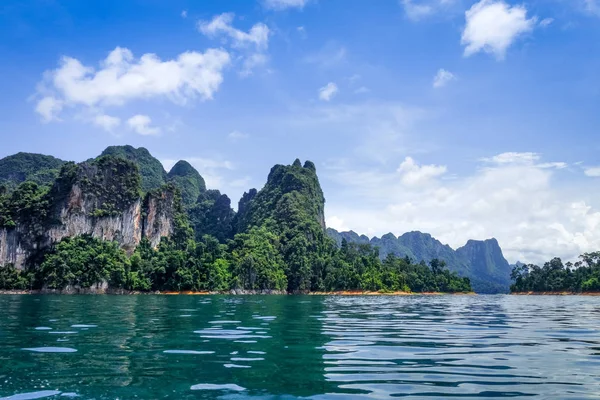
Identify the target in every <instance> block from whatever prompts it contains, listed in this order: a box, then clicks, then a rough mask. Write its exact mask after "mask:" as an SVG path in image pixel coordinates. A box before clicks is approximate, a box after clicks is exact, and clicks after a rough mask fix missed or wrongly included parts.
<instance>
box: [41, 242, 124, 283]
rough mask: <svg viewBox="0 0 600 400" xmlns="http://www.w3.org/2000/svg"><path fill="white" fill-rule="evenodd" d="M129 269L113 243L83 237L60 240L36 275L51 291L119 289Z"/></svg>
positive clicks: (121, 253)
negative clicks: (98, 286) (99, 286)
mask: <svg viewBox="0 0 600 400" xmlns="http://www.w3.org/2000/svg"><path fill="white" fill-rule="evenodd" d="M129 265H130V262H129V259H128V258H127V255H126V254H125V252H124V251H123V250H121V249H120V248H119V245H118V244H117V243H116V242H108V241H102V240H99V239H95V238H93V237H91V236H89V235H83V236H76V237H68V238H65V239H63V240H61V241H60V243H58V245H57V246H56V248H55V249H54V250H52V251H51V252H50V253H49V254H48V255H46V257H45V259H44V261H43V262H42V264H41V266H40V270H39V274H40V276H41V278H42V282H43V285H44V286H45V287H48V288H51V289H64V288H65V287H67V286H74V287H80V288H89V287H91V286H93V285H96V284H101V283H103V282H107V283H108V285H109V286H110V287H113V288H120V287H123V286H124V283H125V281H126V274H127V270H129Z"/></svg>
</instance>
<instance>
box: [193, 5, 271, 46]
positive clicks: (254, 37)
mask: <svg viewBox="0 0 600 400" xmlns="http://www.w3.org/2000/svg"><path fill="white" fill-rule="evenodd" d="M234 18H235V14H233V13H223V14H220V15H216V16H215V17H213V19H212V20H210V21H199V22H198V30H199V31H200V32H201V33H203V34H204V35H206V36H208V37H212V38H214V37H219V36H223V37H227V38H229V39H230V40H231V44H232V46H233V47H247V46H250V45H252V46H255V47H256V48H257V49H258V50H265V49H266V48H267V47H268V45H269V27H268V26H266V25H265V24H263V23H261V22H259V23H257V24H255V25H253V26H252V27H251V28H250V30H249V31H248V32H244V31H242V30H240V29H236V28H234V27H233V25H232V23H233V19H234Z"/></svg>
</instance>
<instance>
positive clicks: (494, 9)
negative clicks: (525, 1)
mask: <svg viewBox="0 0 600 400" xmlns="http://www.w3.org/2000/svg"><path fill="white" fill-rule="evenodd" d="M465 18H466V24H465V28H464V30H463V33H462V39H461V43H462V45H463V46H465V51H464V55H465V56H466V57H469V56H471V55H473V54H475V53H478V52H480V51H483V52H485V53H490V54H493V55H494V56H495V57H496V58H497V59H499V60H502V59H504V57H505V56H506V51H507V49H508V48H509V47H510V46H511V45H512V44H513V43H514V42H515V41H516V40H517V39H518V38H519V37H521V36H523V35H525V34H527V33H529V32H531V31H533V29H534V27H535V25H536V22H537V18H535V17H533V18H527V9H526V8H525V6H523V5H515V6H511V5H509V4H508V3H505V2H504V1H503V0H481V1H480V2H478V3H476V4H474V5H473V6H472V7H471V8H470V9H469V10H467V11H466V12H465Z"/></svg>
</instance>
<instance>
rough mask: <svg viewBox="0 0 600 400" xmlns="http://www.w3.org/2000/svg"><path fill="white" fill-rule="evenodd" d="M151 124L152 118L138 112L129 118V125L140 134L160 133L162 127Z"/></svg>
mask: <svg viewBox="0 0 600 400" xmlns="http://www.w3.org/2000/svg"><path fill="white" fill-rule="evenodd" d="M151 124H152V119H150V117H149V116H147V115H141V114H138V115H134V116H133V117H131V118H129V119H128V120H127V126H129V128H130V129H132V130H133V131H134V132H136V133H138V134H140V135H145V136H151V135H158V134H159V133H160V128H157V127H154V126H151Z"/></svg>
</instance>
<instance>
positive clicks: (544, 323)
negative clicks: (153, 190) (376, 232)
mask: <svg viewBox="0 0 600 400" xmlns="http://www.w3.org/2000/svg"><path fill="white" fill-rule="evenodd" d="M531 396H537V397H538V398H544V399H547V398H554V399H584V398H600V297H580V296H565V297H560V296H556V297H554V296H532V297H520V296H514V297H513V296H409V297H394V296H368V297H358V296H357V297H326V296H247V297H244V296H153V295H140V296H49V295H48V296H33V295H23V296H16V295H15V296H13V295H5V296H0V399H1V400H6V399H12V400H15V399H20V400H25V399H35V398H48V399H64V398H70V397H73V398H76V399H196V398H224V399H237V398H248V397H256V398H265V399H275V398H281V399H288V398H289V399H294V398H304V397H311V398H322V399H330V398H331V399H333V398H335V399H337V398H391V397H408V398H420V399H430V398H431V399H434V398H439V399H443V398H449V397H452V398H487V397H511V398H525V397H531Z"/></svg>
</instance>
